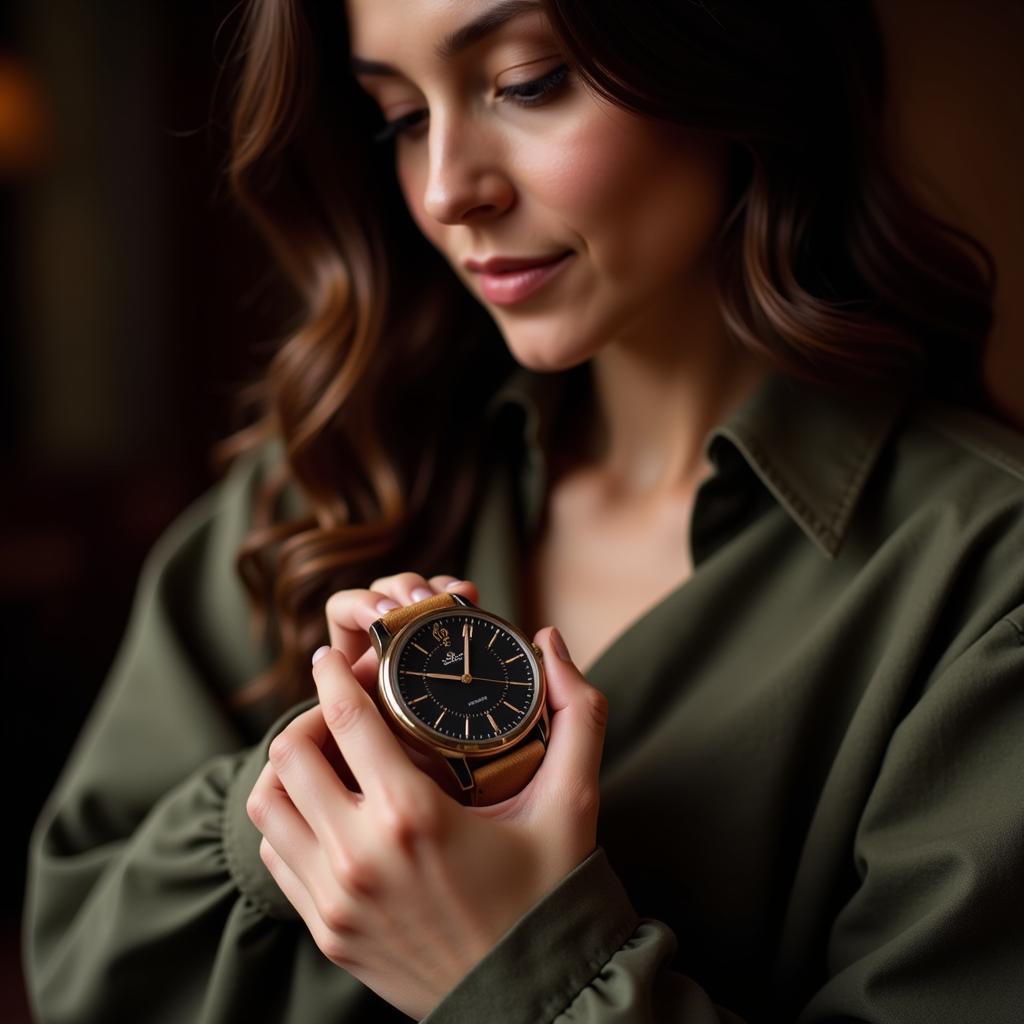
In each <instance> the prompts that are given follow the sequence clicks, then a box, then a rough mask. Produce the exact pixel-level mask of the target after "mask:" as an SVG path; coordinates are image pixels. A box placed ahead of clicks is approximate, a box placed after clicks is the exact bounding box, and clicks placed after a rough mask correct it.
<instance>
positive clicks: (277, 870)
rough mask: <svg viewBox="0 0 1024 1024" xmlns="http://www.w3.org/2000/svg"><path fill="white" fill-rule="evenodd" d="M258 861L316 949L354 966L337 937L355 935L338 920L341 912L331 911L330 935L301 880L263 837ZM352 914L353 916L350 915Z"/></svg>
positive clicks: (343, 938)
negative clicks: (331, 924)
mask: <svg viewBox="0 0 1024 1024" xmlns="http://www.w3.org/2000/svg"><path fill="white" fill-rule="evenodd" d="M260 860H262V861H263V863H264V865H266V868H267V870H268V871H269V872H270V874H271V876H272V877H273V879H274V881H275V882H276V883H277V887H278V888H279V889H280V890H281V892H283V893H284V896H285V899H286V900H288V902H289V903H290V904H291V905H292V906H293V907H294V908H295V910H296V912H297V913H298V915H299V917H301V918H302V920H303V921H304V922H305V925H306V928H307V929H308V930H309V934H310V936H312V939H313V941H314V942H315V943H316V944H317V946H318V947H319V949H320V951H321V952H322V953H323V954H324V955H325V956H326V957H327V958H328V959H330V960H333V961H334V962H335V963H337V964H339V965H344V966H346V967H357V966H359V964H357V962H356V961H355V960H352V959H350V958H348V957H343V956H342V954H341V947H340V945H339V939H340V940H342V941H343V940H345V939H346V938H348V939H351V938H352V937H353V936H354V935H356V929H354V928H352V927H350V926H349V925H347V924H346V922H345V921H344V920H342V919H341V917H342V914H341V912H337V913H336V914H335V917H336V918H337V919H336V920H333V921H332V923H333V925H334V928H333V932H334V935H335V936H336V937H334V938H332V929H331V928H329V927H328V926H327V923H326V922H325V921H324V919H323V917H322V916H321V914H320V911H319V910H318V909H317V905H316V902H315V901H314V899H313V897H312V896H311V895H310V893H309V890H308V889H307V888H306V886H305V885H304V884H303V883H302V880H301V879H300V878H299V876H298V875H296V874H295V872H294V871H292V869H291V868H290V867H289V866H288V864H287V863H286V862H285V860H284V858H283V857H281V855H280V854H279V853H278V852H277V851H276V850H275V849H274V848H273V846H272V845H271V843H270V842H269V841H268V840H267V839H266V838H264V839H263V840H261V841H260ZM353 916H354V915H353Z"/></svg>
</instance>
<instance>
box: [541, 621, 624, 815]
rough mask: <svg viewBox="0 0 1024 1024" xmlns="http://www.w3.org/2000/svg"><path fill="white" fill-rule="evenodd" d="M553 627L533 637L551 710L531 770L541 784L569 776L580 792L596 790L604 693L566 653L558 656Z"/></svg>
mask: <svg viewBox="0 0 1024 1024" xmlns="http://www.w3.org/2000/svg"><path fill="white" fill-rule="evenodd" d="M554 632H555V630H554V629H553V628H552V627H547V628H545V629H542V630H540V631H538V633H537V634H536V636H535V637H534V640H535V642H536V643H538V644H539V645H540V646H541V648H542V649H543V651H544V678H545V681H546V683H547V691H548V704H549V706H550V708H551V709H552V711H553V712H554V713H553V714H552V715H551V728H550V738H549V740H548V747H547V751H546V753H545V755H544V760H543V761H542V762H541V766H540V769H539V770H538V772H537V778H538V782H539V783H540V785H541V786H542V787H543V786H549V785H550V786H553V787H555V788H563V789H564V787H565V786H566V783H567V780H570V782H569V784H570V785H571V786H572V787H573V788H576V787H579V788H580V792H581V793H582V792H583V791H588V790H589V791H590V792H591V793H592V794H596V792H597V786H598V775H599V773H600V769H601V756H602V752H603V748H604V737H605V731H606V727H607V723H608V699H607V697H606V696H605V695H604V694H603V693H602V692H601V691H600V690H598V689H596V688H595V687H593V686H591V685H590V684H589V683H588V682H587V680H586V679H585V678H584V677H583V675H582V674H581V673H580V671H579V669H578V668H577V667H576V666H575V665H574V664H573V662H572V660H571V657H570V660H568V661H566V660H564V659H563V658H562V657H561V655H560V654H559V652H558V650H557V649H556V647H555V645H554V644H553V642H552V634H553V633H554ZM542 772H543V773H544V776H543V778H542V775H541V773H542ZM545 780H547V781H545ZM563 795H564V794H563Z"/></svg>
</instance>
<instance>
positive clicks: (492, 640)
mask: <svg viewBox="0 0 1024 1024" xmlns="http://www.w3.org/2000/svg"><path fill="white" fill-rule="evenodd" d="M497 638H498V627H497V626H495V627H494V632H493V633H492V634H491V639H490V640H488V641H487V646H488V647H490V646H491V644H493V643H494V641H495V640H496V639H497Z"/></svg>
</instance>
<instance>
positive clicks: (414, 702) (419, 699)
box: [409, 693, 430, 704]
mask: <svg viewBox="0 0 1024 1024" xmlns="http://www.w3.org/2000/svg"><path fill="white" fill-rule="evenodd" d="M429 696H430V694H429V693H425V694H423V696H422V697H417V698H416V699H415V700H411V701H409V703H410V704H419V702H420V701H421V700H426V699H427V698H428V697H429Z"/></svg>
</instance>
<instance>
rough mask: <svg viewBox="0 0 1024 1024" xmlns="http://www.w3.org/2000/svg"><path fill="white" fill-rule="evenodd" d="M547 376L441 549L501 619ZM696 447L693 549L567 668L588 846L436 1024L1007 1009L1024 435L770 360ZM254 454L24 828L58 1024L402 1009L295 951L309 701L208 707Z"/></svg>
mask: <svg viewBox="0 0 1024 1024" xmlns="http://www.w3.org/2000/svg"><path fill="white" fill-rule="evenodd" d="M560 386H561V385H560V383H559V379H558V378H557V377H555V376H550V375H544V374H534V373H530V372H528V371H525V370H520V371H519V372H517V373H516V374H514V375H513V378H512V379H511V380H510V381H508V382H507V383H506V386H505V388H504V389H503V390H502V391H501V392H500V393H499V394H498V396H497V397H496V398H495V400H494V402H493V403H492V406H491V407H490V409H489V418H488V429H490V430H492V431H494V435H493V437H494V443H493V444H491V445H490V446H489V448H488V451H489V452H490V453H492V455H495V458H494V461H493V469H492V470H491V472H490V475H489V477H488V478H487V484H486V487H485V489H484V491H483V494H482V498H481V501H480V504H479V507H478V509H477V512H476V515H475V518H474V521H473V523H472V533H471V542H470V543H469V544H468V548H467V551H468V554H467V564H465V565H461V566H451V567H450V571H451V572H453V573H455V574H457V575H460V576H465V577H467V578H469V579H472V580H474V581H475V582H476V583H477V584H478V585H479V588H480V603H481V605H482V606H483V607H485V608H488V609H490V610H493V611H495V612H497V613H498V614H499V615H502V616H505V617H507V618H509V619H511V620H512V621H516V619H517V617H518V615H519V614H520V611H521V608H522V605H521V598H520V594H519V591H518V589H517V588H518V586H519V578H520V573H519V572H518V567H519V566H520V565H521V557H522V553H523V550H524V547H523V546H524V545H525V544H526V543H528V542H529V540H530V538H531V537H532V536H533V535H534V533H535V531H536V530H537V529H538V527H539V524H540V523H541V521H542V517H543V514H544V508H545V502H544V498H545V494H546V472H547V470H546V466H547V462H546V459H545V451H546V450H547V451H549V450H550V449H549V447H548V446H549V445H550V444H551V443H552V441H553V440H554V438H553V436H552V432H553V429H554V427H553V424H554V419H553V416H552V412H553V410H554V409H555V408H556V406H557V402H556V398H557V394H558V388H559V387H560ZM704 452H705V455H706V456H707V458H708V459H709V460H710V462H711V464H712V465H713V467H714V470H715V471H714V474H713V475H712V476H710V477H709V478H708V479H707V480H705V482H704V483H703V484H702V485H701V487H700V489H699V491H698V493H697V497H696V502H695V506H694V508H693V513H692V522H691V526H690V543H691V553H692V558H693V564H694V572H693V575H692V576H691V577H690V578H689V579H688V580H687V581H686V582H685V583H683V584H682V585H681V586H679V587H678V588H677V589H676V590H674V591H673V592H672V593H670V594H669V595H668V596H667V597H666V598H664V599H663V600H661V601H659V602H658V603H657V604H656V605H655V606H653V607H652V608H650V609H649V610H648V611H646V612H645V613H644V614H642V615H641V616H640V617H639V618H638V619H637V620H636V621H634V622H633V623H632V624H630V625H629V626H628V628H626V629H625V630H624V631H623V632H621V633H620V634H619V635H618V636H616V637H609V638H608V641H609V642H608V644H607V646H606V647H605V649H604V651H603V653H602V654H601V656H600V657H599V658H598V660H597V662H596V663H595V664H594V666H593V668H592V669H591V670H590V672H589V676H588V678H589V680H590V682H591V683H592V684H593V685H594V686H596V687H598V688H600V689H601V690H602V691H604V692H605V693H606V694H607V696H608V698H609V703H610V720H609V723H608V729H607V735H606V739H605V745H604V757H603V762H602V768H601V810H600V818H599V823H598V846H597V848H596V849H595V851H594V852H593V853H592V854H591V855H590V856H589V857H588V858H587V859H586V860H584V861H583V862H582V863H581V864H579V865H578V866H577V867H576V868H575V869H574V870H573V871H572V872H570V874H569V875H567V876H566V878H565V879H564V880H563V881H562V882H561V883H560V884H559V885H558V886H556V887H555V888H554V889H553V890H552V891H551V892H550V893H548V894H547V895H546V896H545V897H544V898H543V899H542V900H541V901H540V902H539V903H537V904H536V905H534V906H533V907H532V908H531V909H530V910H529V911H527V912H526V913H525V914H524V915H523V917H521V918H520V920H519V921H518V922H516V924H515V925H514V926H513V927H512V928H511V929H510V930H509V931H508V932H506V934H505V935H504V936H503V937H502V939H501V940H500V942H499V943H498V945H497V946H496V947H495V948H494V949H493V950H492V951H491V952H490V953H488V954H487V955H486V956H485V957H484V958H483V960H482V961H481V962H480V963H479V964H477V965H476V966H475V967H474V968H473V969H472V970H471V971H470V972H469V974H468V975H467V976H466V977H465V978H464V979H462V981H460V982H459V984H457V985H456V986H455V988H454V989H452V990H451V991H450V992H449V993H448V994H447V995H446V997H445V998H444V999H443V1000H442V1001H441V1002H440V1004H439V1005H438V1006H437V1007H436V1008H435V1009H434V1010H433V1011H432V1012H431V1013H430V1014H428V1016H427V1017H426V1018H424V1020H425V1021H427V1022H429V1024H480V1022H486V1024H546V1022H553V1021H557V1022H558V1024H569V1022H577V1024H578V1022H586V1024H611V1022H652V1024H654V1022H658V1024H674V1022H678V1024H684V1022H685V1024H704V1022H718V1021H740V1020H746V1021H793V1022H801V1024H812V1022H825V1021H871V1022H882V1021H885V1022H918V1021H919V1022H922V1024H935V1022H945V1021H948V1022H955V1024H970V1022H977V1024H1000V1022H1007V1024H1009V1022H1011V1021H1012V1022H1015V1024H1019V1022H1020V1021H1021V1020H1022V1018H1024V1009H1022V1008H1024V440H1022V438H1021V437H1020V436H1019V435H1017V434H1016V433H1014V432H1012V431H1010V430H1008V429H1006V428H1004V427H1001V426H999V425H998V424H996V423H995V422H994V421H992V420H990V419H987V418H985V417H983V416H980V415H978V414H975V413H971V412H967V411H964V410H958V409H955V408H953V407H950V406H946V405H943V404H940V403H936V402H931V401H921V402H919V401H916V400H915V401H911V400H908V399H905V398H900V397H894V396H889V397H879V398H878V399H876V400H873V401H864V402H855V401H853V400H846V399H843V400H840V399H836V398H832V397H828V398H826V397H825V396H824V395H822V394H819V393H817V392H816V391H814V390H813V389H811V388H810V387H808V386H807V385H803V384H799V383H797V382H794V381H792V380H790V379H788V378H784V377H781V376H779V377H772V378H769V379H768V380H767V381H766V382H765V383H764V385H763V386H761V387H760V389H759V390H758V391H757V392H756V393H754V394H753V395H751V396H750V397H749V398H748V399H747V400H746V401H745V402H744V403H743V404H742V406H740V407H739V408H737V409H736V410H735V411H734V412H733V413H732V414H731V415H730V416H729V417H728V418H727V420H726V421H725V422H723V423H720V424H719V425H718V426H717V427H716V428H715V429H713V430H712V431H710V432H709V434H708V436H707V438H706V441H705V447H704ZM499 453H505V457H504V458H497V457H496V456H497V454H499ZM273 454H274V452H273V449H268V450H266V451H264V452H262V453H259V454H257V455H253V456H249V457H246V458H245V459H243V460H241V461H239V462H238V463H236V464H235V465H234V466H233V467H232V469H231V471H230V472H229V474H228V475H227V476H226V478H225V479H224V480H223V481H221V482H220V483H219V484H218V485H216V486H214V487H213V488H212V489H211V490H210V491H208V492H207V493H206V494H204V495H203V496H202V497H200V498H199V499H197V500H196V501H195V502H194V503H193V504H192V505H190V506H189V508H187V509H186V510H185V512H184V513H182V515H181V516H180V517H179V518H178V519H177V520H176V521H175V523H174V524H173V525H172V526H171V527H170V528H169V529H168V530H167V531H166V533H165V534H164V535H163V536H162V537H161V538H160V540H159V541H158V543H157V544H156V545H155V547H154V548H153V550H152V552H151V554H150V556H149V557H148V559H147V561H146V564H145V567H144V569H143V571H142V574H141V578H140V581H139V584H138V590H137V595H136V599H135V603H134V607H133V611H132V613H131V618H130V622H129V625H128V629H127V633H126V636H125V638H124V641H123V644H122V646H121V648H120V650H119V652H118V655H117V658H116V660H115V663H114V665H113V667H112V669H111V672H110V677H109V679H108V680H107V682H106V684H105V686H104V689H103V692H102V694H101V696H100V698H99V700H98V702H97V704H96V706H95V708H94V710H93V711H92V713H91V715H90V717H89V720H88V722H87V724H86V726H85V728H84V730H83V732H82V734H81V736H80V738H79V740H78V742H77V744H76V746H75V749H74V751H73V753H72V755H71V757H70V759H69V761H68V763H67V765H66V767H65V769H64V771H63V774H62V776H61V778H60V781H59V783H58V785H57V786H56V788H55V791H54V792H53V794H52V796H51V798H50V800H49V801H48V803H47V806H46V807H45V809H44V811H43V813H42V815H41V817H40V819H39V822H38V824H37V827H36V830H35V832H34V835H33V838H32V841H31V846H30V850H29V856H30V882H29V890H28V894H27V912H26V923H25V948H26V963H27V973H28V982H29V987H30V992H31V997H32V1000H33V1002H34V1005H35V1007H36V1011H37V1013H38V1015H39V1019H40V1020H41V1021H45V1022H48V1024H49V1022H93V1021H95V1022H100V1021H102V1022H110V1021H122V1020H123V1021H133V1022H135V1021H138V1022H142V1021H145V1022H154V1024H162V1022H167V1024H222V1022H229V1021H247V1022H253V1021H272V1022H275V1024H278V1022H280V1024H320V1022H324V1024H326V1022H330V1024H356V1022H359V1024H362V1022H367V1021H371V1022H375V1021H403V1020H408V1018H407V1017H406V1016H405V1015H404V1014H401V1013H399V1012H398V1011H396V1010H394V1009H393V1008H391V1007H390V1006H388V1004H386V1003H385V1002H384V1001H383V1000H381V999H380V998H379V997H378V996H376V995H375V994H374V993H373V992H371V991H370V990H369V989H367V988H365V986H363V985H362V984H361V983H360V982H358V981H357V980H356V979H355V978H353V977H352V976H351V975H350V974H348V973H347V972H346V971H344V970H342V969H340V968H338V967H336V966H335V965H334V964H332V963H331V962H330V961H328V960H327V959H326V958H325V957H324V956H323V955H322V954H321V953H320V951H319V950H318V949H317V948H316V946H315V944H314V943H313V941H312V939H311V937H310V935H309V934H308V932H307V930H306V928H305V925H304V924H303V923H302V921H301V920H300V919H299V918H298V916H297V915H296V914H295V912H294V911H293V910H292V908H291V907H290V905H289V904H288V903H287V901H286V900H285V898H284V897H283V895H282V894H281V893H280V891H279V890H278V889H277V886H276V884H275V883H274V881H273V879H272V878H271V876H270V875H269V873H268V872H267V871H266V869H265V868H264V866H263V864H262V863H261V861H260V859H259V855H258V843H259V833H258V832H257V831H256V829H255V828H254V827H253V826H252V824H251V823H250V822H249V820H248V817H247V815H246V812H245V800H246V797H247V795H248V793H249V790H250V788H251V787H252V785H253V782H254V781H255V778H256V776H257V774H258V773H259V770H260V768H261V767H262V765H263V764H264V762H265V760H266V755H267V746H268V743H269V741H270V739H271V738H272V737H273V736H274V735H276V733H277V732H278V731H280V729H281V728H282V727H283V725H284V724H285V723H286V722H287V721H288V720H290V719H291V718H292V717H293V716H294V715H295V714H296V713H297V712H298V711H299V710H301V709H302V708H304V707H306V706H308V702H307V703H304V704H301V705H298V706H297V707H296V708H291V709H286V710H284V713H283V714H281V710H282V709H280V708H277V709H275V710H274V713H273V715H271V714H270V713H269V712H268V711H266V709H264V710H263V711H262V712H261V711H258V710H253V711H250V712H248V713H247V714H240V713H238V712H231V711H229V710H228V705H227V703H226V702H225V700H224V699H223V696H224V694H226V693H228V692H230V691H232V690H234V689H237V688H239V687H241V686H242V685H243V684H244V683H245V682H246V681H247V680H248V679H249V678H251V676H252V675H254V674H255V673H256V672H257V671H259V669H260V668H262V667H263V666H264V665H265V664H266V660H267V658H268V657H269V654H270V652H268V651H266V650H260V649H258V645H255V644H253V643H252V642H251V640H250V639H249V631H248V626H247V604H246V599H245V595H244V590H243V588H242V586H241V584H240V582H239V581H238V579H237V578H236V576H235V573H234V569H233V564H232V560H233V556H234V553H235V549H236V548H237V546H238V544H239V541H240V540H241V538H242V536H243V534H244V533H245V531H246V527H247V523H248V517H249V509H250V503H251V497H252V494H253V491H254V488H255V486H256V484H257V483H258V481H259V479H260V477H261V475H262V474H263V473H264V472H266V471H267V468H268V464H269V461H270V459H271V456H272V455H273ZM416 568H418V567H416V566H396V567H395V571H398V570H401V569H416ZM624 571H628V570H625V569H624ZM367 582H368V581H367ZM554 624H555V625H557V623H554ZM272 718H273V719H274V720H271V719H272Z"/></svg>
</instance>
